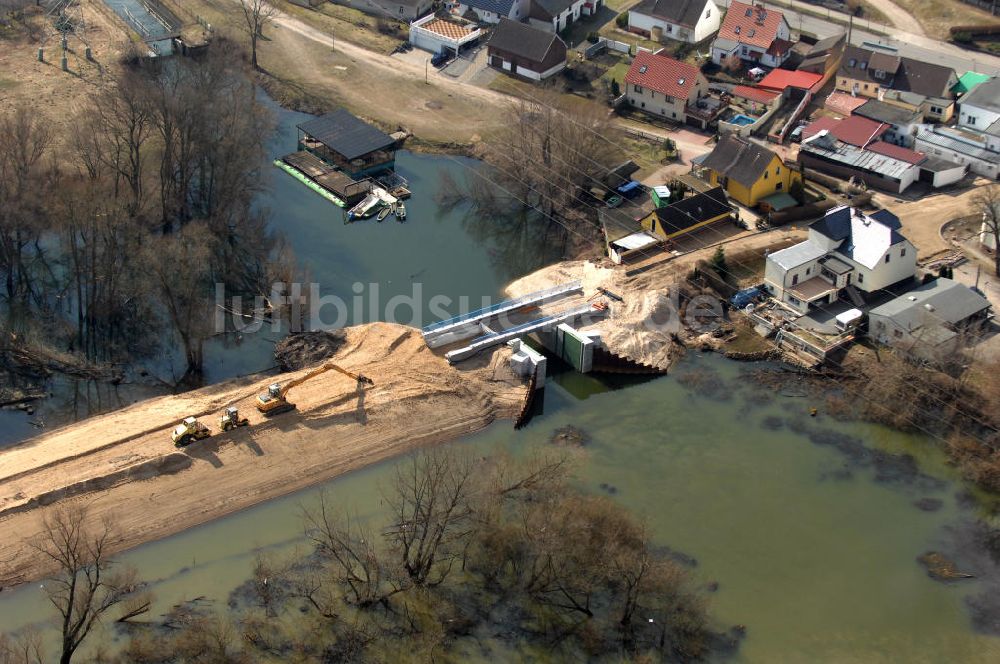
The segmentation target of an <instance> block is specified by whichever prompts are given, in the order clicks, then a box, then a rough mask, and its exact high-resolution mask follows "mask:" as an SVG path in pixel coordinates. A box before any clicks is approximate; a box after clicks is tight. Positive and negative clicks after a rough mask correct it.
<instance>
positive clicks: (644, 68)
mask: <svg viewBox="0 0 1000 664" xmlns="http://www.w3.org/2000/svg"><path fill="white" fill-rule="evenodd" d="M625 98H626V99H627V100H628V102H629V104H631V105H632V107H633V108H636V109H638V110H641V111H644V112H646V113H650V114H652V115H656V116H658V117H661V118H667V119H669V120H674V121H676V122H679V123H687V124H692V125H696V126H699V127H701V128H703V129H704V128H706V127H707V126H708V124H709V123H710V122H711V121H712V120H713V119H714V117H715V116H717V115H718V112H721V111H722V110H724V108H723V107H722V104H721V102H720V101H719V100H718V98H716V97H711V96H710V95H709V93H708V81H707V80H706V79H705V77H704V76H703V75H702V73H701V71H700V70H699V69H698V67H696V66H694V65H692V64H688V63H686V62H680V61H679V60H674V59H673V58H670V57H668V56H666V55H661V54H659V53H649V52H646V51H640V52H639V53H637V54H636V56H635V59H634V60H633V61H632V65H631V66H630V67H629V70H628V74H626V75H625Z"/></svg>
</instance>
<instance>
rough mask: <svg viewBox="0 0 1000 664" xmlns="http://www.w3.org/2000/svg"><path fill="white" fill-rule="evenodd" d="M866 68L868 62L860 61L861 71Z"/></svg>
mask: <svg viewBox="0 0 1000 664" xmlns="http://www.w3.org/2000/svg"><path fill="white" fill-rule="evenodd" d="M867 69H868V63H867V62H862V63H861V71H866V70H867Z"/></svg>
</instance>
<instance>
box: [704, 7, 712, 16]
mask: <svg viewBox="0 0 1000 664" xmlns="http://www.w3.org/2000/svg"><path fill="white" fill-rule="evenodd" d="M711 15H712V10H711V9H706V10H705V18H709V17H710V16H711Z"/></svg>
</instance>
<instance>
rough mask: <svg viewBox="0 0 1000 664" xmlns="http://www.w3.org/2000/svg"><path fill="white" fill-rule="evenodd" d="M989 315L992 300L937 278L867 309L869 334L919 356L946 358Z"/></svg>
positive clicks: (969, 289)
mask: <svg viewBox="0 0 1000 664" xmlns="http://www.w3.org/2000/svg"><path fill="white" fill-rule="evenodd" d="M989 317H990V303H989V300H987V299H986V298H985V297H983V296H982V295H980V294H979V293H977V292H976V291H974V290H972V289H971V288H969V287H967V286H965V285H963V284H960V283H958V282H957V281H952V280H951V279H944V278H938V279H934V280H933V281H929V282H928V283H925V284H922V285H920V286H918V287H916V288H914V289H913V290H911V291H909V292H907V293H904V294H903V295H900V296H899V297H897V298H895V299H893V300H890V301H889V302H887V303H885V304H883V305H881V306H878V307H875V308H874V309H872V310H871V311H869V312H868V335H869V336H870V337H871V338H873V339H875V340H876V341H878V342H879V343H882V344H885V345H887V346H893V347H896V348H898V349H900V350H902V351H904V352H907V353H910V354H912V355H915V356H917V357H920V358H923V359H926V360H932V361H943V360H945V359H946V358H947V356H949V355H951V354H953V353H954V352H955V351H957V350H958V349H959V347H960V346H961V345H963V343H962V342H963V338H962V337H963V335H964V334H966V333H972V334H974V333H975V332H977V329H976V328H977V327H978V326H979V325H981V324H982V323H983V322H984V321H986V320H987V319H988V318H989Z"/></svg>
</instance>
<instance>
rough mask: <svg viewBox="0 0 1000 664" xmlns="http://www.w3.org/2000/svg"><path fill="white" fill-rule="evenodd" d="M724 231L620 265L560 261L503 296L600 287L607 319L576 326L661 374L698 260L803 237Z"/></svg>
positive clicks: (676, 352) (795, 232)
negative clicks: (575, 284)
mask: <svg viewBox="0 0 1000 664" xmlns="http://www.w3.org/2000/svg"><path fill="white" fill-rule="evenodd" d="M728 230H729V227H725V228H722V229H720V230H719V231H718V232H715V233H713V232H711V231H712V229H711V228H709V229H705V231H706V232H705V233H704V238H703V244H702V248H699V249H693V250H691V251H689V252H688V253H684V254H681V255H679V256H673V255H671V254H667V253H664V252H651V254H650V256H649V257H648V258H647V259H646V260H645V261H643V262H640V263H634V264H630V265H626V266H612V265H611V263H610V262H607V261H605V262H603V263H602V264H600V265H598V264H596V263H593V262H590V261H565V262H562V263H556V264H554V265H550V266H548V267H546V268H543V269H541V270H539V271H537V272H534V273H532V274H529V275H527V276H525V277H522V278H521V279H518V280H517V281H515V282H513V283H511V284H510V285H509V286H508V287H507V291H506V292H507V294H508V295H509V296H511V297H519V296H522V295H526V294H528V293H531V292H534V291H538V290H542V289H545V288H551V287H553V286H556V285H558V284H563V283H567V282H570V281H574V280H577V279H579V280H580V281H581V282H582V284H583V291H584V292H583V296H584V298H586V299H590V298H592V297H595V296H598V295H600V291H599V290H598V288H604V289H606V290H607V291H610V292H611V293H613V294H614V295H616V296H618V297H620V298H621V299H622V301H621V302H619V301H618V300H617V299H615V298H603V299H604V300H605V301H606V302H608V304H609V312H608V315H607V317H605V318H603V319H600V320H598V321H597V322H594V323H592V324H585V325H581V326H580V329H582V330H584V331H595V332H600V333H601V341H602V342H603V344H604V346H605V347H606V348H607V349H608V350H609V351H610V352H612V353H614V354H615V355H618V356H619V357H623V358H626V359H629V360H632V361H633V362H635V363H638V364H643V365H646V366H648V367H652V368H654V369H657V370H659V371H667V370H669V369H670V366H671V365H672V364H673V363H674V361H675V360H676V359H677V358H678V357H679V356H680V355H681V354H682V353H683V349H682V348H681V347H680V346H679V345H678V344H677V342H676V341H675V340H674V335H675V334H681V335H684V334H685V331H684V330H683V329H682V326H681V321H680V319H679V318H678V316H677V307H678V304H679V300H678V298H677V297H676V295H677V293H678V289H679V288H680V287H681V286H680V284H681V283H682V282H683V281H684V278H685V277H686V276H687V274H688V273H689V272H690V270H691V269H692V268H693V267H694V266H695V264H696V263H697V262H698V261H701V260H708V259H709V258H711V256H712V254H713V253H714V252H715V246H716V244H717V243H722V244H723V245H724V246H726V247H727V248H729V251H731V252H739V253H745V252H750V251H761V250H763V249H765V248H770V247H775V246H788V245H789V244H791V243H792V242H795V241H799V240H802V239H805V236H806V233H805V231H803V230H801V229H799V228H797V227H794V226H789V227H786V228H783V229H780V230H775V231H771V232H767V233H750V232H742V233H736V234H731V235H730V234H727V232H725V231H728Z"/></svg>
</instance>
